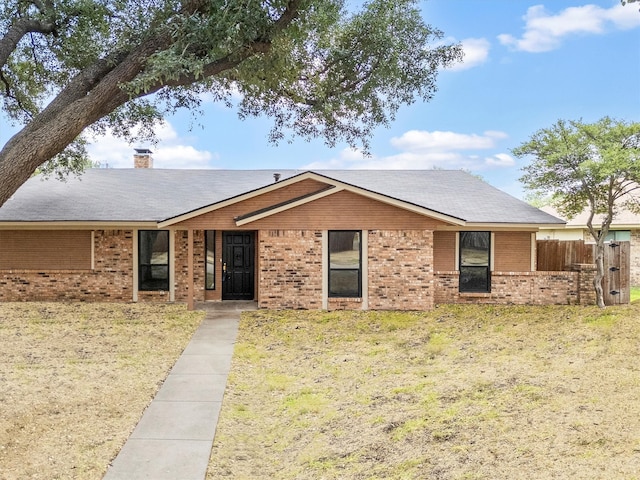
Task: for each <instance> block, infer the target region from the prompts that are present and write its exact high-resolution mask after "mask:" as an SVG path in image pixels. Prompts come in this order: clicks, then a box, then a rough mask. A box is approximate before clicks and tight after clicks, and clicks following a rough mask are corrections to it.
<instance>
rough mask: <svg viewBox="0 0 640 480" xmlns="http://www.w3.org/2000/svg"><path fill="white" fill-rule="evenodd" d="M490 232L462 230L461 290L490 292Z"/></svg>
mask: <svg viewBox="0 0 640 480" xmlns="http://www.w3.org/2000/svg"><path fill="white" fill-rule="evenodd" d="M490 253H491V233H490V232H460V291H461V292H489V291H491V282H490V276H489V268H490V266H489V260H490Z"/></svg>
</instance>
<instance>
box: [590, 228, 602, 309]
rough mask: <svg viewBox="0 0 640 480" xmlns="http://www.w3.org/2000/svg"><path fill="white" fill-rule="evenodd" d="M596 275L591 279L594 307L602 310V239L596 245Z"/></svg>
mask: <svg viewBox="0 0 640 480" xmlns="http://www.w3.org/2000/svg"><path fill="white" fill-rule="evenodd" d="M595 260H596V275H595V277H594V278H593V287H594V289H595V291H596V305H598V307H600V308H604V307H605V304H604V291H603V289H602V280H603V279H604V237H602V238H601V239H599V240H598V242H597V243H596V259H595Z"/></svg>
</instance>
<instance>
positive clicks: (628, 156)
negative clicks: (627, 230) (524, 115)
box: [513, 117, 640, 307]
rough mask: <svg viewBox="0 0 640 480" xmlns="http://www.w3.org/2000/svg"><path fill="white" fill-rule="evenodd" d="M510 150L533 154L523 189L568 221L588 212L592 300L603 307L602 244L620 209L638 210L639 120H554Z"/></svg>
mask: <svg viewBox="0 0 640 480" xmlns="http://www.w3.org/2000/svg"><path fill="white" fill-rule="evenodd" d="M513 153H514V155H515V156H517V157H531V163H529V165H527V166H526V167H524V169H523V170H524V172H525V174H524V175H523V176H522V178H521V179H520V180H521V182H523V184H524V186H525V187H526V188H527V189H529V190H530V191H532V192H533V193H534V194H537V195H540V196H542V197H549V198H550V199H551V203H552V204H553V206H554V207H556V208H557V209H558V211H559V212H560V213H561V214H562V215H564V216H565V217H566V218H568V219H571V218H574V217H575V216H576V215H578V214H579V213H581V212H587V213H588V219H587V228H588V229H589V233H590V234H591V237H592V238H593V240H594V241H595V243H596V276H595V279H594V288H595V291H596V301H597V304H598V306H600V307H604V296H603V291H602V279H603V278H604V273H605V272H604V242H605V239H606V237H607V234H608V233H609V227H610V226H611V222H612V221H613V219H614V218H615V217H616V215H617V214H618V212H619V211H620V209H627V210H630V211H634V212H640V203H639V202H638V195H637V194H638V193H640V123H638V122H626V121H623V120H614V119H611V118H609V117H604V118H602V119H600V120H599V121H597V122H595V123H584V122H582V121H565V120H558V121H557V122H556V123H555V124H554V125H552V126H551V127H549V128H543V129H541V130H538V131H537V132H535V133H534V134H533V135H532V136H531V137H530V138H529V140H528V141H526V142H524V143H522V144H521V145H520V146H519V147H518V148H516V149H514V150H513ZM596 218H599V220H598V221H597V222H596ZM594 222H596V223H595V224H594Z"/></svg>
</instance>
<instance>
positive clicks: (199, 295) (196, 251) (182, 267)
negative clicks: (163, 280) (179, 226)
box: [174, 230, 205, 302]
mask: <svg viewBox="0 0 640 480" xmlns="http://www.w3.org/2000/svg"><path fill="white" fill-rule="evenodd" d="M188 235H189V234H188V232H187V231H186V230H177V231H176V233H175V251H176V253H175V255H176V259H175V278H174V283H175V293H176V301H177V302H186V301H187V296H188V288H187V284H188V278H189V275H188V273H189V263H188V260H189V259H188V251H189V250H188V249H189V243H188V238H189V237H188ZM204 262H205V252H204V230H194V232H193V287H194V288H193V290H194V294H193V295H194V296H193V298H194V300H195V301H196V302H202V301H204V291H205V290H204V275H205V272H204Z"/></svg>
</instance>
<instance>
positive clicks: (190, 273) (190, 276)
mask: <svg viewBox="0 0 640 480" xmlns="http://www.w3.org/2000/svg"><path fill="white" fill-rule="evenodd" d="M193 308H194V306H193V230H192V229H188V230H187V310H193Z"/></svg>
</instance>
